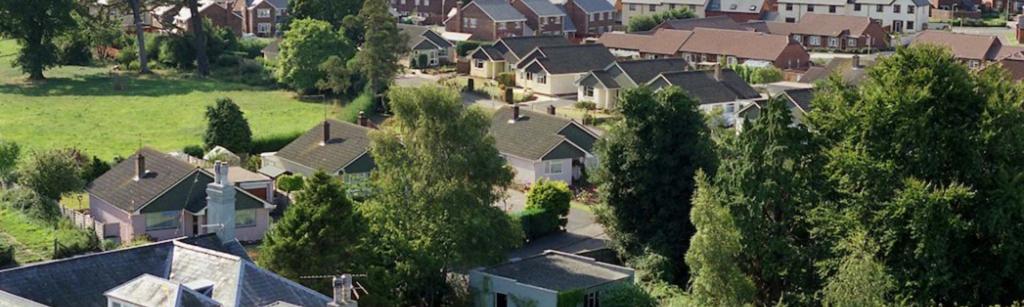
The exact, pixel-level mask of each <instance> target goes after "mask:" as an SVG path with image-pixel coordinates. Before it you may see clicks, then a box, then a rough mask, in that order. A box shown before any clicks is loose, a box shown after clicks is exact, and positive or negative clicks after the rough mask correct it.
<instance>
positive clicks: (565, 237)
mask: <svg viewBox="0 0 1024 307" xmlns="http://www.w3.org/2000/svg"><path fill="white" fill-rule="evenodd" d="M494 205H495V206H496V207H498V208H501V209H502V210H505V211H506V212H510V213H511V212H518V211H522V210H523V208H524V207H525V206H526V195H525V194H523V192H520V191H516V190H509V191H508V193H507V197H506V199H505V200H502V201H498V202H497V203H495V204H494ZM565 228H566V231H564V232H558V233H554V234H550V235H548V236H545V237H542V238H538V239H536V240H533V241H531V242H529V243H526V244H525V245H523V246H522V247H520V248H518V249H515V250H513V251H511V252H509V253H508V257H509V258H523V257H528V256H531V255H536V254H540V253H543V252H544V251H545V250H549V249H551V250H557V251H563V252H568V253H579V252H583V251H589V250H595V249H601V248H604V247H606V246H607V244H608V235H606V234H605V232H604V226H602V225H601V224H599V223H597V219H596V217H595V216H594V214H593V213H591V212H589V211H587V210H584V209H581V208H577V207H572V208H569V222H568V223H567V224H566V225H565Z"/></svg>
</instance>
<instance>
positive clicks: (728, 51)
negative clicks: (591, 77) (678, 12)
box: [598, 28, 810, 70]
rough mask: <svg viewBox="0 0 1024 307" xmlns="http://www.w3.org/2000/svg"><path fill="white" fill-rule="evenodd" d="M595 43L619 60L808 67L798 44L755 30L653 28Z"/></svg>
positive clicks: (608, 36)
mask: <svg viewBox="0 0 1024 307" xmlns="http://www.w3.org/2000/svg"><path fill="white" fill-rule="evenodd" d="M598 42H600V43H601V44H604V45H605V46H607V47H608V48H609V49H611V50H612V52H613V53H615V54H616V55H618V56H620V57H633V58H660V57H681V58H684V59H686V60H687V61H688V62H691V63H696V62H725V63H726V64H743V63H745V62H747V61H757V62H761V63H770V64H772V65H774V66H775V67H778V68H780V69H794V70H805V69H807V67H809V66H810V54H808V53H807V50H805V49H804V47H803V46H801V45H800V44H799V43H797V42H795V41H792V40H790V38H789V37H788V36H785V35H773V34H767V33H762V32H755V31H741V30H726V29H709V28H694V29H693V30H692V31H687V30H672V29H657V30H655V31H654V32H652V33H648V34H634V33H605V34H604V35H601V38H600V39H599V40H598ZM740 42H742V43H740Z"/></svg>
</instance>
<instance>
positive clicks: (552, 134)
mask: <svg viewBox="0 0 1024 307" xmlns="http://www.w3.org/2000/svg"><path fill="white" fill-rule="evenodd" d="M553 113H554V108H548V113H541V112H534V111H530V110H525V109H521V108H520V107H519V106H518V105H514V106H512V107H505V108H501V109H499V110H498V111H497V112H495V113H494V117H492V120H491V130H490V133H491V135H493V136H494V140H495V145H496V146H497V148H498V151H499V152H501V156H502V157H503V158H505V161H507V162H508V164H509V166H511V167H512V168H513V169H514V170H515V173H516V174H515V183H517V184H523V185H530V184H533V183H534V182H536V181H537V180H538V179H541V178H545V179H548V180H559V181H563V182H565V183H568V184H569V185H573V184H574V183H577V182H578V181H579V180H581V179H583V177H584V175H585V174H586V171H587V168H588V167H593V166H595V165H597V157H596V156H595V155H594V154H593V148H594V143H595V142H597V137H598V136H597V134H595V133H594V132H592V131H590V129H588V128H586V127H584V126H583V125H581V124H579V123H577V122H576V121H573V120H571V119H568V118H564V117H559V116H556V115H554V114H553Z"/></svg>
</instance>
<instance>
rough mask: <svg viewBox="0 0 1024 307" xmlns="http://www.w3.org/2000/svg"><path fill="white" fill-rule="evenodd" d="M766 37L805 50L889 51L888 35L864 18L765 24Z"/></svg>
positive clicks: (811, 18) (817, 18) (819, 17)
mask: <svg viewBox="0 0 1024 307" xmlns="http://www.w3.org/2000/svg"><path fill="white" fill-rule="evenodd" d="M765 27H766V28H767V29H768V32H769V33H772V34H779V35H786V36H789V37H790V38H792V39H793V40H794V41H796V42H798V43H800V44H802V45H803V46H804V47H805V48H808V49H811V48H813V49H828V50H832V51H838V50H858V49H861V48H869V47H870V48H874V49H884V48H888V47H889V40H890V39H889V33H887V32H886V31H885V29H883V28H882V26H881V25H879V24H878V23H876V22H873V21H871V19H870V18H867V17H858V16H841V15H825V14H806V15H804V17H803V18H801V19H800V21H799V22H796V23H786V22H766V23H765Z"/></svg>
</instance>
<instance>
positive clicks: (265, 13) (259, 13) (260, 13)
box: [256, 9, 270, 18]
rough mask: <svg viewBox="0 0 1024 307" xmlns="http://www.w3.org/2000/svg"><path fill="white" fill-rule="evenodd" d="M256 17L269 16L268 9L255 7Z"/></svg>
mask: <svg viewBox="0 0 1024 307" xmlns="http://www.w3.org/2000/svg"><path fill="white" fill-rule="evenodd" d="M256 18H270V9H256Z"/></svg>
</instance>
